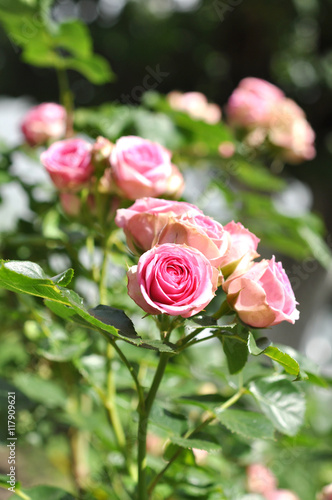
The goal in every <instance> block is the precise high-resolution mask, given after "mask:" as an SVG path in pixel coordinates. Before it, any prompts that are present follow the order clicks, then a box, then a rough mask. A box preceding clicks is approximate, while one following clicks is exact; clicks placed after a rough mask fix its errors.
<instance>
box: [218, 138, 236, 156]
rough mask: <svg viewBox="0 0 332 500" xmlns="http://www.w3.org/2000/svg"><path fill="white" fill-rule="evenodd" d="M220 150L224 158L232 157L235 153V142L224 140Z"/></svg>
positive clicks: (219, 147)
mask: <svg viewBox="0 0 332 500" xmlns="http://www.w3.org/2000/svg"><path fill="white" fill-rule="evenodd" d="M218 152H219V154H220V156H221V157H222V158H231V157H232V156H233V155H234V153H235V144H233V142H231V141H224V142H222V143H220V144H219V146H218Z"/></svg>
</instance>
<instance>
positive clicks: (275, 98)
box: [227, 77, 284, 127]
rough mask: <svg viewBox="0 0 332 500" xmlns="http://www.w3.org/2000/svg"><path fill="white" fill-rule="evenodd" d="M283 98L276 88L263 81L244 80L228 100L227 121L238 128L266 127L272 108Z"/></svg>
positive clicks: (249, 78) (251, 78)
mask: <svg viewBox="0 0 332 500" xmlns="http://www.w3.org/2000/svg"><path fill="white" fill-rule="evenodd" d="M283 97H284V93H283V92H282V91H281V90H280V89H278V87H276V86H275V85H272V84H271V83H269V82H266V81H265V80H261V79H260V78H253V77H248V78H244V79H243V80H241V82H240V83H239V85H238V87H237V88H236V89H235V90H234V92H233V93H232V95H231V96H230V98H229V100H228V104H227V114H228V118H229V121H230V123H231V124H233V125H236V126H239V127H252V126H254V127H256V126H268V125H269V123H270V120H271V110H272V108H273V106H274V105H275V104H276V103H278V102H280V100H282V99H283Z"/></svg>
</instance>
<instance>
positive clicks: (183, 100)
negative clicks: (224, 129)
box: [167, 90, 221, 125]
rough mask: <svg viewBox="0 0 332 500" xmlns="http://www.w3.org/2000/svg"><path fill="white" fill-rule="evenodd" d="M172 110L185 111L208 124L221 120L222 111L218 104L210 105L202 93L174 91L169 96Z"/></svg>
mask: <svg viewBox="0 0 332 500" xmlns="http://www.w3.org/2000/svg"><path fill="white" fill-rule="evenodd" d="M167 100H168V102H169V104H170V106H171V108H173V109H176V110H177V111H184V112H185V113H187V114H188V115H189V116H191V117H192V118H194V119H196V120H203V121H205V122H206V123H210V124H212V125H213V124H215V123H218V122H220V120H221V109H220V108H219V106H218V105H217V104H210V103H209V102H208V100H207V98H206V97H205V95H204V94H201V92H185V93H184V94H183V93H182V92H178V91H176V90H175V91H173V92H170V93H169V94H168V96H167Z"/></svg>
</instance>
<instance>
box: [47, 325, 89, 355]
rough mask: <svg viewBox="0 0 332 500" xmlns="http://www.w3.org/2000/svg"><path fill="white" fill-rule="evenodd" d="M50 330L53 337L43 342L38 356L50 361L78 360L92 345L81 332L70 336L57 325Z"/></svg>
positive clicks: (78, 331)
mask: <svg viewBox="0 0 332 500" xmlns="http://www.w3.org/2000/svg"><path fill="white" fill-rule="evenodd" d="M49 330H50V332H51V336H50V337H48V338H46V339H44V340H43V343H42V346H41V348H39V349H38V354H40V355H41V356H43V357H44V358H46V359H49V360H50V361H57V362H64V361H69V360H72V359H74V358H78V357H80V356H81V355H82V354H83V353H84V352H85V351H86V349H87V348H88V347H89V345H90V344H91V342H90V340H88V339H87V338H85V336H84V335H83V332H82V331H80V330H76V331H74V332H73V333H71V334H70V336H69V335H67V333H66V332H65V331H63V330H61V329H59V328H58V326H57V325H51V327H50V329H49Z"/></svg>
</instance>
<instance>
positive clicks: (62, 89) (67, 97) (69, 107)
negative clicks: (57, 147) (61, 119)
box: [57, 68, 74, 137]
mask: <svg viewBox="0 0 332 500" xmlns="http://www.w3.org/2000/svg"><path fill="white" fill-rule="evenodd" d="M57 77H58V83H59V93H60V102H61V104H62V105H63V107H64V108H65V109H66V111H67V127H66V137H71V136H72V135H73V108H74V103H73V95H72V93H71V91H70V87H69V82H68V77H67V72H66V70H65V69H64V68H57Z"/></svg>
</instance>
